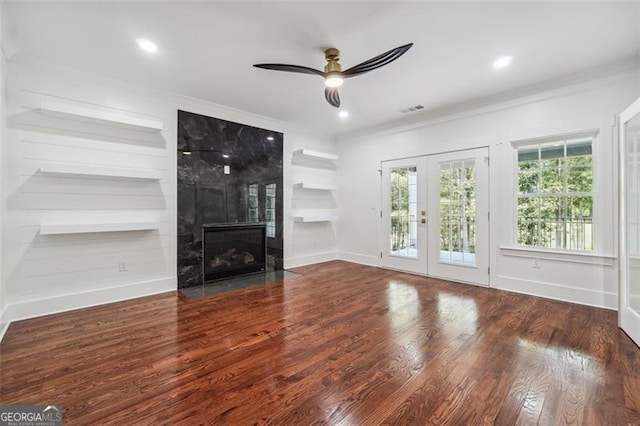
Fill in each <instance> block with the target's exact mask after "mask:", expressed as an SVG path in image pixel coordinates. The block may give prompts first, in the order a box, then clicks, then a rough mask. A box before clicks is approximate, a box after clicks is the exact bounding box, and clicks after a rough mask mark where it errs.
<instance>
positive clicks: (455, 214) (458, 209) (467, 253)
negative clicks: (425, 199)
mask: <svg viewBox="0 0 640 426" xmlns="http://www.w3.org/2000/svg"><path fill="white" fill-rule="evenodd" d="M440 262H445V263H454V264H460V265H467V266H475V265H476V170H475V163H474V160H466V161H448V162H444V163H440Z"/></svg>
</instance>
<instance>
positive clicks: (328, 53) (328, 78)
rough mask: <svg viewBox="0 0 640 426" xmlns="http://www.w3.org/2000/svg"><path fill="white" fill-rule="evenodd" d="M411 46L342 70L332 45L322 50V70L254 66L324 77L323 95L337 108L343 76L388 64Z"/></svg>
mask: <svg viewBox="0 0 640 426" xmlns="http://www.w3.org/2000/svg"><path fill="white" fill-rule="evenodd" d="M411 46H413V43H409V44H405V45H404V46H399V47H396V48H395V49H391V50H389V51H388V52H384V53H382V54H380V55H378V56H376V57H374V58H371V59H369V60H366V61H364V62H362V63H360V64H358V65H355V66H353V67H351V68H349V69H346V70H344V71H342V65H340V63H339V62H338V61H339V60H340V51H339V50H338V49H336V48H333V47H332V48H330V49H327V50H325V51H324V57H325V59H326V60H327V65H325V66H324V72H323V71H320V70H317V69H314V68H309V67H304V66H302V65H287V64H255V65H254V67H256V68H264V69H267V70H276V71H289V72H297V73H301V74H315V75H319V76H321V77H324V85H325V88H324V97H325V99H326V100H327V102H329V103H330V104H331V105H332V106H334V107H336V108H339V107H340V96H339V95H338V87H340V86H342V83H343V81H344V79H345V78H350V77H355V76H357V75H360V74H364V73H366V72H369V71H373V70H375V69H376V68H380V67H383V66H385V65H387V64H390V63H391V62H393V61H395V60H396V59H398V58H399V57H400V56H402V55H404V54H405V53H407V50H409V49H410V48H411Z"/></svg>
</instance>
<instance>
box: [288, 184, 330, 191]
mask: <svg viewBox="0 0 640 426" xmlns="http://www.w3.org/2000/svg"><path fill="white" fill-rule="evenodd" d="M293 187H294V188H298V189H313V190H318V191H335V190H336V187H335V186H334V185H329V184H325V183H315V182H298V183H294V184H293Z"/></svg>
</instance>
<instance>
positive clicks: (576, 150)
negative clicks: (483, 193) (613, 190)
mask: <svg viewBox="0 0 640 426" xmlns="http://www.w3.org/2000/svg"><path fill="white" fill-rule="evenodd" d="M534 149H537V150H538V152H539V154H540V159H539V160H538V162H537V168H536V167H535V164H534V163H535V161H534V159H533V158H534V157H533V153H534ZM591 153H592V139H591V138H586V139H585V138H583V139H574V140H569V141H558V142H550V143H545V144H540V145H538V146H536V147H535V148H534V147H531V146H528V147H523V148H522V149H519V150H518V159H519V161H518V174H517V179H518V182H517V184H518V192H519V194H521V195H520V196H519V198H518V202H517V215H518V221H517V241H518V244H521V245H527V246H536V247H545V248H559V249H571V250H583V251H590V250H593V195H592V194H591V193H592V191H593V157H592V155H591ZM524 160H526V161H524Z"/></svg>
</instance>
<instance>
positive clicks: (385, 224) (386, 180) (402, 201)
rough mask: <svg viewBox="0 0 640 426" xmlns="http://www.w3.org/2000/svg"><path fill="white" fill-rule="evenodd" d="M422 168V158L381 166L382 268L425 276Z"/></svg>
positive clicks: (425, 254) (425, 237)
mask: <svg viewBox="0 0 640 426" xmlns="http://www.w3.org/2000/svg"><path fill="white" fill-rule="evenodd" d="M426 165H427V158H426V157H414V158H406V159H402V160H392V161H383V162H382V164H381V166H382V167H381V169H382V203H381V204H382V209H381V217H380V220H381V222H382V226H381V228H382V236H383V237H382V241H381V243H380V264H381V266H382V267H383V268H388V269H397V270H400V271H407V272H412V273H415V274H426V273H427V225H426V222H427V219H426V214H427V191H426V186H425V184H426Z"/></svg>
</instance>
